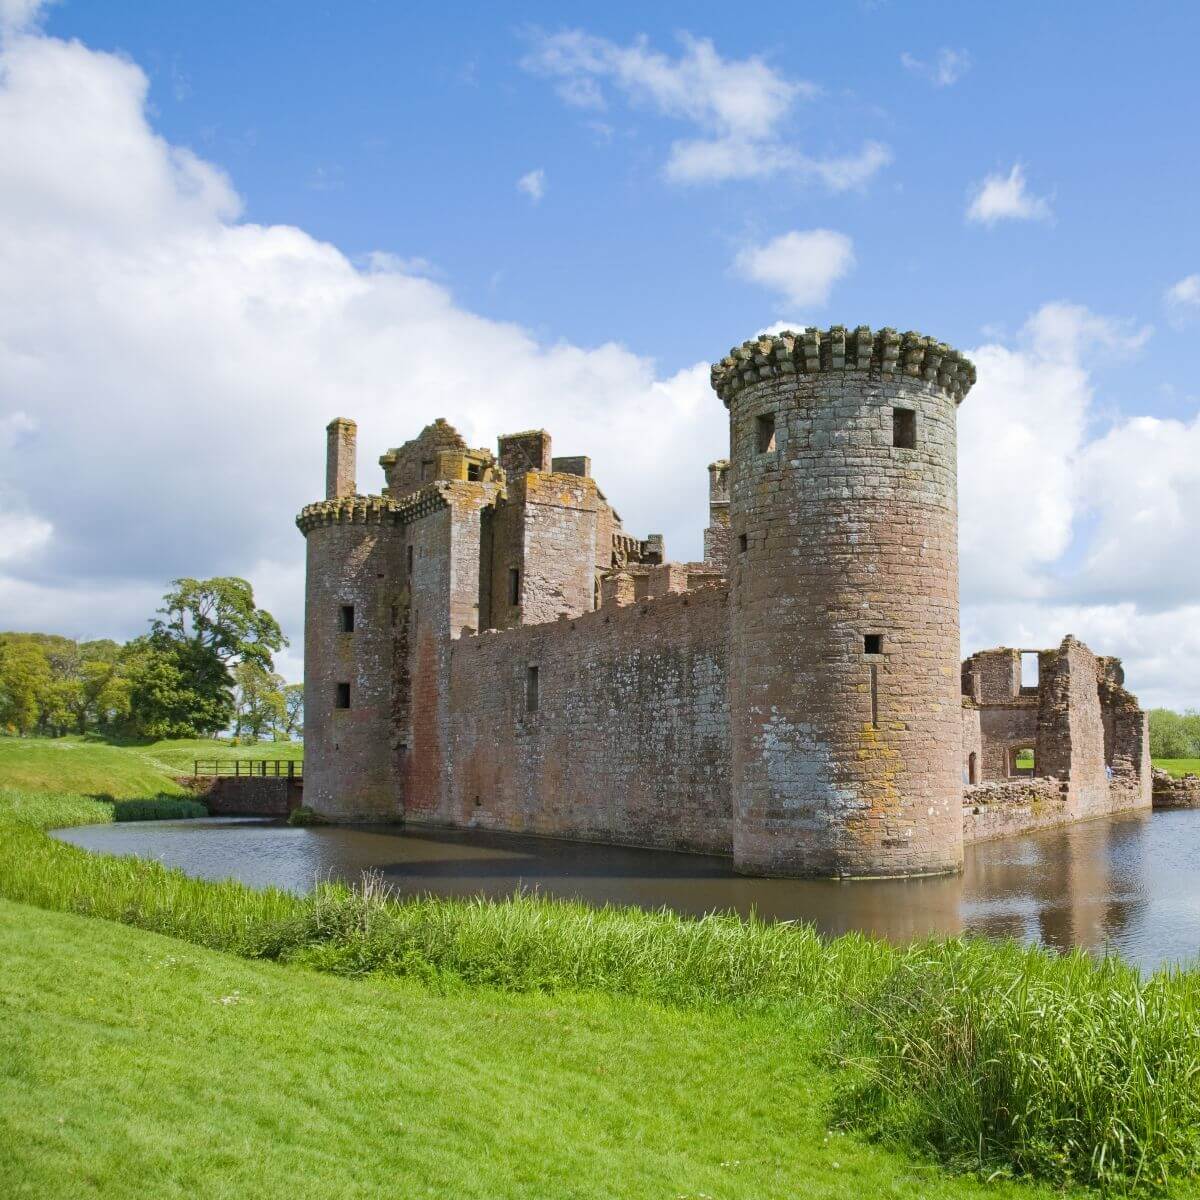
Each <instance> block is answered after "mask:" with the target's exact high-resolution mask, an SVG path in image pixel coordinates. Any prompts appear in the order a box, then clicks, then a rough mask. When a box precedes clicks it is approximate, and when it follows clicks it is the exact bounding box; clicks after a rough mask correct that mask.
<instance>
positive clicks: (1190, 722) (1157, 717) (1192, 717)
mask: <svg viewBox="0 0 1200 1200" xmlns="http://www.w3.org/2000/svg"><path fill="white" fill-rule="evenodd" d="M1150 757H1151V758H1200V712H1197V711H1196V710H1195V709H1191V708H1189V709H1188V710H1187V711H1186V712H1182V713H1177V712H1173V711H1172V710H1171V709H1169V708H1152V709H1151V710H1150Z"/></svg>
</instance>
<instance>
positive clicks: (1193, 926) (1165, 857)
mask: <svg viewBox="0 0 1200 1200" xmlns="http://www.w3.org/2000/svg"><path fill="white" fill-rule="evenodd" d="M56 836H57V837H59V838H61V839H62V840H63V841H66V842H71V843H73V844H74V845H77V846H83V847H85V848H86V849H89V850H98V851H103V852H105V853H109V854H132V855H138V856H141V857H145V858H154V859H158V860H159V861H160V862H163V863H165V864H167V865H168V866H174V867H179V868H181V869H182V870H184V871H186V872H187V873H188V874H189V875H195V876H198V877H201V878H204V879H226V878H234V879H240V880H242V881H243V882H244V883H248V884H251V885H252V886H255V887H265V886H267V885H270V884H273V885H274V886H276V887H281V888H287V889H289V890H292V891H297V892H304V891H308V890H309V889H311V888H312V887H313V885H314V884H315V883H316V881H318V880H321V879H326V878H335V879H343V880H347V881H356V880H357V879H358V878H359V877H360V876H361V874H362V873H363V872H364V871H378V872H380V873H381V874H383V875H384V876H385V877H386V879H387V880H388V882H389V883H391V884H392V886H393V887H395V888H396V889H397V890H398V891H400V892H403V893H406V894H411V895H418V894H423V893H436V894H438V895H454V896H467V895H477V894H484V895H489V896H506V895H511V894H512V892H513V891H515V890H517V889H520V888H524V889H537V890H539V891H541V892H544V893H546V894H549V895H554V896H566V897H573V898H578V899H582V900H586V901H588V902H590V903H593V904H605V903H614V904H636V905H640V906H642V907H643V908H661V907H663V906H667V907H670V908H673V909H676V910H678V911H679V912H682V913H688V914H694V915H699V914H702V913H705V912H711V911H713V910H714V909H718V910H729V909H732V910H736V911H737V912H741V913H748V912H750V911H751V910H752V909H755V910H757V911H758V913H759V914H760V915H761V916H764V917H769V918H773V919H779V920H802V921H811V922H812V923H813V924H815V925H816V926H817V927H818V929H820V930H821V931H822V932H824V933H827V934H838V933H844V932H846V931H847V930H852V929H858V930H863V931H865V932H868V933H873V934H878V935H881V936H883V937H887V938H891V939H893V940H897V941H903V940H907V939H911V938H914V937H920V936H923V935H926V934H938V933H942V934H946V933H949V934H956V933H973V934H986V935H988V936H991V937H1015V938H1020V939H1022V940H1024V941H1030V942H1041V943H1043V944H1045V945H1047V946H1052V947H1055V948H1058V949H1066V948H1069V947H1071V946H1083V947H1085V948H1087V949H1088V950H1092V951H1096V952H1100V951H1104V950H1106V949H1108V950H1112V951H1115V952H1116V953H1118V954H1120V955H1121V957H1123V958H1124V959H1126V960H1127V961H1129V962H1131V963H1134V964H1136V965H1137V966H1139V967H1141V968H1142V969H1143V970H1149V969H1153V968H1154V967H1156V966H1159V965H1162V964H1164V963H1173V962H1188V961H1191V960H1192V959H1194V958H1195V957H1196V956H1197V954H1198V953H1200V811H1198V812H1161V813H1155V814H1153V815H1150V814H1144V815H1140V816H1131V817H1121V818H1113V819H1108V820H1098V821H1089V822H1087V823H1085V824H1082V825H1075V826H1072V827H1071V828H1069V829H1063V830H1051V831H1047V832H1045V833H1038V834H1031V835H1029V836H1027V837H1020V838H1013V839H1009V840H1006V841H1001V842H989V843H986V844H984V845H982V846H976V847H974V848H969V849H968V850H967V857H966V869H965V870H964V872H963V874H962V876H961V877H958V878H944V879H917V880H907V881H880V882H877V883H869V882H866V883H864V882H856V883H832V882H812V881H800V880H787V879H746V878H743V877H742V876H739V875H735V874H734V873H733V871H732V869H731V867H730V865H729V862H728V861H727V860H725V859H721V858H709V857H704V856H699V855H690V854H669V853H663V852H659V851H652V850H629V849H619V848H614V847H609V846H591V845H580V844H573V843H569V842H555V841H548V840H543V839H539V838H524V837H517V836H511V835H497V834H484V833H451V832H441V831H436V832H435V831H431V830H414V829H409V830H400V829H390V828H389V829H380V828H352V829H351V828H344V827H343V828H318V829H292V828H289V827H288V826H286V825H279V824H275V823H273V822H269V821H250V820H229V819H220V818H215V819H209V820H201V821H148V822H139V823H130V824H123V825H91V826H86V827H84V828H81V829H66V830H62V831H60V832H59V833H58V834H57V835H56Z"/></svg>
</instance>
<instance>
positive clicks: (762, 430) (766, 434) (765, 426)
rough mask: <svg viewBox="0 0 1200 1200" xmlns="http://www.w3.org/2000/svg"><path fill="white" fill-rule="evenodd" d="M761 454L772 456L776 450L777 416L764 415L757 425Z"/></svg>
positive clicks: (771, 414) (772, 414) (758, 419)
mask: <svg viewBox="0 0 1200 1200" xmlns="http://www.w3.org/2000/svg"><path fill="white" fill-rule="evenodd" d="M755 431H756V437H757V439H758V452H759V454H770V453H771V452H772V451H773V450H774V449H775V414H774V413H763V414H762V415H761V416H760V417H758V418H757V421H756V423H755Z"/></svg>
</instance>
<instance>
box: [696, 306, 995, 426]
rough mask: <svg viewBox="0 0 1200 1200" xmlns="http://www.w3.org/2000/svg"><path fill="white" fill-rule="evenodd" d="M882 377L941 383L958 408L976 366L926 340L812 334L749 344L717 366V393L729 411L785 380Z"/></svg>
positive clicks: (887, 334) (885, 333)
mask: <svg viewBox="0 0 1200 1200" xmlns="http://www.w3.org/2000/svg"><path fill="white" fill-rule="evenodd" d="M845 370H858V371H864V370H868V371H878V372H880V373H881V374H883V375H908V376H911V377H913V378H919V379H924V380H926V381H928V382H930V383H933V382H936V383H938V384H940V385H941V387H942V388H944V389H945V391H946V392H947V394H948V395H950V396H952V397H953V399H954V402H955V403H956V404H960V403H961V402H962V399H963V397H964V396H965V395H966V394H967V392H969V391H970V390H971V385H972V384H973V383H974V382H975V364H974V363H972V362H971V360H970V359H968V358H966V357H965V356H964V355H962V354H960V353H959V352H958V351H957V350H953V349H951V348H950V347H949V346H947V345H946V344H945V343H944V342H939V341H935V340H934V339H933V338H930V337H925V336H924V335H923V334H920V333H914V332H912V331H911V330H910V331H909V332H907V333H897V331H896V330H894V329H878V330H875V331H874V332H872V331H871V329H870V328H869V327H868V326H866V325H860V326H858V328H857V329H847V328H846V327H845V326H844V325H834V326H833V327H832V328H830V329H815V328H809V329H804V330H801V331H800V332H798V333H797V332H795V331H793V330H791V329H785V330H783V331H782V332H780V333H775V334H764V335H763V336H762V337H759V338H754V339H752V340H751V341H747V342H743V343H742V344H741V345H740V346H734V348H733V349H732V350H731V351H730V352H729V353H728V354H727V355H726V356H725V357H724V358H723V359H721V361H720V362H716V363H713V366H712V387H713V391H715V392H716V393H717V395H718V396H720V397H721V399H722V400H723V401H724V402H725V405H726V407H728V406H729V401H730V399H731V398H732V397H733V396H735V395H736V394H737V393H738V392H740V391H741V390H742V388H744V387H749V386H751V385H753V384H755V383H758V382H759V381H760V380H763V379H772V378H775V377H776V376H779V375H793V374H796V375H799V374H816V373H817V372H818V371H845Z"/></svg>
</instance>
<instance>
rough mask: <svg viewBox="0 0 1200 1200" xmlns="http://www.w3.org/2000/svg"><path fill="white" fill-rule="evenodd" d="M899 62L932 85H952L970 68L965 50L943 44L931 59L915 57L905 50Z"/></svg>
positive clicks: (968, 55)
mask: <svg viewBox="0 0 1200 1200" xmlns="http://www.w3.org/2000/svg"><path fill="white" fill-rule="evenodd" d="M900 63H901V65H902V66H903V67H904V69H905V70H906V71H911V72H912V73H913V74H914V75H919V76H921V78H922V79H927V80H928V81H929V82H930V83H932V84H933V86H934V87H952V86H953V85H954V84H956V83H957V82H958V81H959V80H960V79H961V78H962V77H963V76H964V75H965V74H966V73H967V72H968V71H969V70H970V69H971V56H970V54H969V53H968V52H967V51H966V50H962V49H957V50H956V49H954V48H952V47H950V46H943V47H942V48H941V49H940V50H939V51H938V52H937V54H936V55H934V57H933V58H932V59H921V58H917V57H916V56H915V55H912V54H909V52H908V51H907V50H905V51H904V53H903V54H901V55H900Z"/></svg>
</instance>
